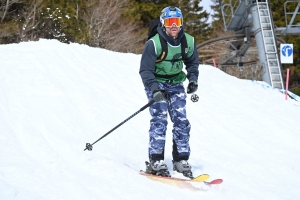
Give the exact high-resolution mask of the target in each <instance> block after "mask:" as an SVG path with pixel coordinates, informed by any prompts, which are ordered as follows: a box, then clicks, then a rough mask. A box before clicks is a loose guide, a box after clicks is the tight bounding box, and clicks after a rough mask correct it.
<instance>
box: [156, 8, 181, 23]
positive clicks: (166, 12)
mask: <svg viewBox="0 0 300 200" xmlns="http://www.w3.org/2000/svg"><path fill="white" fill-rule="evenodd" d="M168 18H180V19H181V24H180V26H182V24H183V16H182V13H181V10H180V9H179V8H177V7H175V6H168V7H166V8H164V9H163V10H162V11H161V14H160V18H159V19H160V22H161V24H162V25H163V26H164V25H165V20H166V19H168Z"/></svg>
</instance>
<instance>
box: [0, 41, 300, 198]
mask: <svg viewBox="0 0 300 200" xmlns="http://www.w3.org/2000/svg"><path fill="white" fill-rule="evenodd" d="M0 59H1V62H0V152H1V153H0V199H1V200H54V199H55V200H67V199H72V200H77V199H78V200H79V199H80V200H82V199H89V200H94V199H95V200H98V199H108V200H110V199H113V200H116V199H117V200H118V199H120V200H122V199H128V200H129V199H130V200H132V199H139V200H140V199H145V200H148V199H149V200H150V199H151V200H153V199H156V200H160V199H163V200H166V199H168V200H169V199H190V200H193V199H195V200H196V199H202V200H208V199H209V200H211V199H221V200H223V199H224V200H227V199H228V200H229V199H230V200H243V199H245V200H248V199H249V200H252V199H253V200H254V199H255V200H258V199H262V200H265V199H272V200H282V199H286V200H296V199H300V190H299V186H298V183H299V178H300V170H299V169H300V163H299V160H300V145H299V141H300V127H299V119H300V105H299V102H298V101H295V100H293V99H288V100H285V95H284V94H282V93H281V92H279V91H278V90H276V89H272V88H271V87H269V86H268V85H267V84H266V83H264V82H260V81H254V80H241V79H238V78H236V77H233V76H230V75H227V74H226V73H224V72H223V71H221V70H219V69H218V68H214V67H213V66H208V65H199V79H198V84H199V89H198V91H197V92H196V93H197V95H198V96H199V101H198V102H196V103H193V102H192V101H191V100H190V95H188V98H187V117H188V119H189V121H190V123H191V132H190V135H191V138H190V146H191V155H190V159H189V163H190V164H191V166H192V171H193V174H194V175H195V176H197V175H200V174H209V175H210V179H209V180H213V179H217V178H221V179H223V181H224V182H223V183H222V184H221V185H214V186H212V187H210V186H207V185H205V184H204V183H192V184H186V185H173V184H168V183H162V182H159V181H155V180H151V179H148V178H147V177H145V176H141V175H140V174H139V171H140V170H141V169H145V164H144V163H145V161H146V160H148V142H149V141H148V139H149V135H148V130H149V125H150V114H149V110H148V109H145V110H144V111H142V112H140V113H139V114H137V115H136V116H134V117H133V118H132V119H130V120H129V121H127V122H126V123H124V124H123V125H122V126H120V127H119V128H117V129H116V130H115V131H113V132H112V133H110V134H109V135H108V136H107V137H105V138H104V139H102V140H100V141H99V142H97V143H96V144H94V146H93V150H92V151H83V150H84V149H85V145H86V143H93V142H95V141H96V140H97V139H98V138H100V137H101V136H102V135H104V134H105V133H107V132H108V131H110V130H111V129H112V128H114V127H115V126H117V125H118V124H120V123H121V122H123V121H124V120H126V119H127V118H129V117H130V116H131V115H133V114H134V113H135V112H137V111H139V110H140V108H142V107H143V106H144V105H146V104H147V103H148V100H147V97H146V94H145V91H144V87H143V84H142V81H141V78H140V76H139V64H140V59H141V55H136V54H130V53H117V52H112V51H108V50H105V49H100V48H92V47H88V46H86V45H80V44H76V43H75V44H73V43H72V44H64V43H60V42H59V41H57V40H46V39H41V40H40V41H37V42H22V43H19V44H9V45H0ZM187 83H188V82H187V81H186V82H184V85H185V87H186V86H187ZM298 100H299V99H298ZM171 130H172V122H171V121H170V119H169V124H168V130H167V138H166V147H165V162H166V164H167V165H168V167H169V170H170V173H171V175H172V176H173V177H178V178H183V176H182V174H180V173H177V172H174V171H173V167H172V138H171V137H172V134H171Z"/></svg>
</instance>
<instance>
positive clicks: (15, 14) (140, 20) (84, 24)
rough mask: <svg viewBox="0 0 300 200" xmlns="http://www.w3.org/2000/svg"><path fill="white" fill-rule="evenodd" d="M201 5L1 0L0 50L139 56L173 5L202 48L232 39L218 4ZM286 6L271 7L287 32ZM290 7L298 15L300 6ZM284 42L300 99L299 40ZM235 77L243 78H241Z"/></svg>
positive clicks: (146, 0)
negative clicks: (72, 48)
mask: <svg viewBox="0 0 300 200" xmlns="http://www.w3.org/2000/svg"><path fill="white" fill-rule="evenodd" d="M204 1H210V0H204ZM201 2H202V0H180V1H178V0H0V44H10V43H19V42H26V41H36V40H39V39H40V38H46V39H57V40H59V41H61V42H64V43H79V44H86V45H88V46H91V47H98V48H104V49H108V50H112V51H117V52H125V53H137V54H140V53H141V52H142V50H143V46H144V43H145V42H146V40H147V32H148V25H149V22H150V21H151V20H152V19H155V18H158V17H159V15H160V12H161V10H162V9H163V8H164V7H166V6H169V5H173V6H177V7H179V8H180V9H181V10H182V13H183V16H184V28H185V31H186V32H187V33H189V34H191V35H193V36H194V37H195V41H196V43H197V44H199V43H201V42H203V41H206V40H209V39H212V38H215V37H220V36H222V35H225V34H228V33H226V32H225V31H224V25H223V19H222V14H221V12H220V10H221V9H220V4H219V3H217V2H218V1H213V2H215V4H212V5H211V10H212V11H213V12H210V11H207V10H204V8H203V7H202V6H201V5H200V3H201ZM285 2H286V0H272V1H270V3H271V4H270V7H271V10H272V15H273V20H274V24H275V25H276V26H277V27H285V26H286V22H285V14H284V3H285ZM289 6H290V10H291V9H292V10H293V9H294V8H296V6H297V2H295V4H289ZM295 21H296V23H297V22H300V19H299V16H297V17H296V19H295ZM280 37H282V38H283V39H284V40H285V41H286V43H291V44H293V45H294V64H284V65H283V78H284V83H285V78H286V70H287V68H289V69H290V70H291V74H290V81H289V85H290V86H289V87H290V91H291V92H293V93H295V94H298V95H300V88H299V85H300V56H299V55H300V35H286V36H280ZM233 75H235V74H233ZM235 76H237V77H239V74H236V75H235ZM239 78H243V77H239ZM244 78H245V77H244Z"/></svg>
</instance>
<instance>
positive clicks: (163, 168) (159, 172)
mask: <svg viewBox="0 0 300 200" xmlns="http://www.w3.org/2000/svg"><path fill="white" fill-rule="evenodd" d="M145 163H146V173H147V174H152V175H156V176H165V177H171V175H170V172H169V170H168V166H167V165H166V164H165V163H164V161H163V160H152V161H150V163H149V162H148V161H146V162H145Z"/></svg>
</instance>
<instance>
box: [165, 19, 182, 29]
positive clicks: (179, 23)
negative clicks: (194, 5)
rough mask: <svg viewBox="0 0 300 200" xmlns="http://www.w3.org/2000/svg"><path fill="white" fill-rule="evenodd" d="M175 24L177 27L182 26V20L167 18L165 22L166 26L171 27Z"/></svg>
mask: <svg viewBox="0 0 300 200" xmlns="http://www.w3.org/2000/svg"><path fill="white" fill-rule="evenodd" d="M173 24H175V25H176V26H182V18H167V19H165V20H164V25H165V26H168V27H171V26H173Z"/></svg>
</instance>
